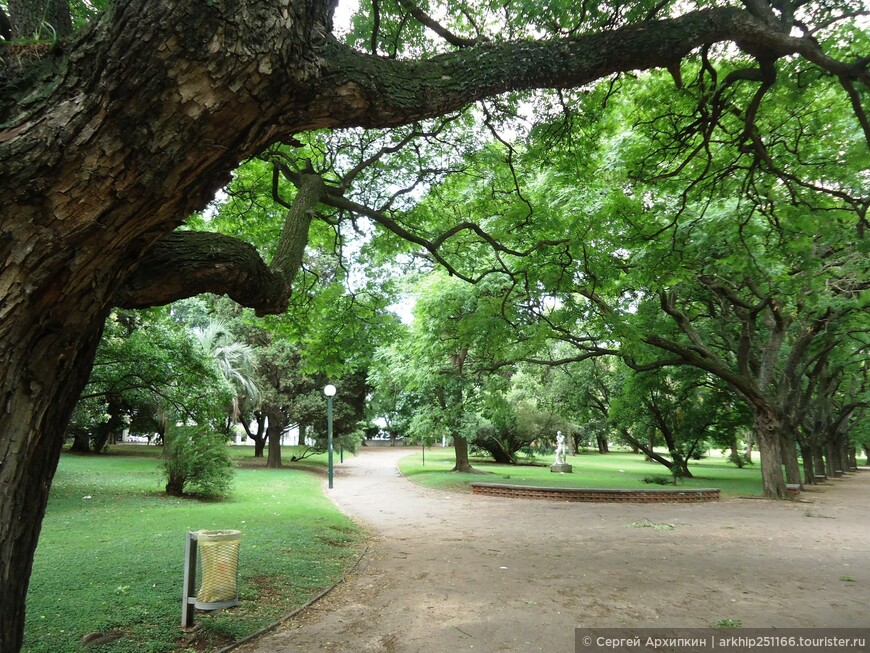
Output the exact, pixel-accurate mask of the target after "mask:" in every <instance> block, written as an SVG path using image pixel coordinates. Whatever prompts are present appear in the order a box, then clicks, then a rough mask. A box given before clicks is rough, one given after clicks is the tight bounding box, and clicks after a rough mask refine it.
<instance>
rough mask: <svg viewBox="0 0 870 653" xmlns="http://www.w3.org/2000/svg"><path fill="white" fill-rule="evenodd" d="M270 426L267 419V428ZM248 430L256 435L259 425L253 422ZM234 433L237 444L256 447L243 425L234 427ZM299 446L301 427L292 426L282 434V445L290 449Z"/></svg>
mask: <svg viewBox="0 0 870 653" xmlns="http://www.w3.org/2000/svg"><path fill="white" fill-rule="evenodd" d="M268 426H269V418H268V417H267V418H266V427H268ZM248 428H249V429H251V432H254V433H255V432H256V431H257V423H256V422H251V423H250V424H248ZM233 432H234V433H235V434H236V435H235V444H241V445H250V446H252V447H253V446H254V441H253V440H251V439H250V438H249V437H248V436H247V435H246V434H245V429H243V428H242V427H241V425H239V424H236V425H235V426H233ZM297 444H299V425H298V424H291V425H290V426H288V427H287V428H286V429H284V432H283V433H282V434H281V445H282V446H288V447H290V446H295V445H297ZM309 444H310V443H309Z"/></svg>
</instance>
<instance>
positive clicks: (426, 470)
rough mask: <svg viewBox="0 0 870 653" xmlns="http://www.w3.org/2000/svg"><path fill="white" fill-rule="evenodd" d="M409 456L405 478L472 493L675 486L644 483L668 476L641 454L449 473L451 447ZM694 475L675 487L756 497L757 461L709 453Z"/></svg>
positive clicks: (480, 466) (402, 466)
mask: <svg viewBox="0 0 870 653" xmlns="http://www.w3.org/2000/svg"><path fill="white" fill-rule="evenodd" d="M408 453H409V454H410V455H408V456H406V457H404V458H402V459H401V460H400V461H399V471H400V472H401V473H402V475H404V476H405V477H406V478H408V479H409V480H412V481H414V482H416V483H419V484H421V485H424V486H426V487H431V488H435V489H440V490H448V491H453V492H456V491H467V492H471V484H472V483H506V484H511V485H531V486H541V487H582V488H614V489H632V490H633V489H637V490H642V489H646V490H648V489H651V488H673V487H674V486H673V485H664V486H662V485H655V484H649V483H645V482H644V480H643V479H644V478H649V477H653V476H659V477H669V476H670V474H669V472H668V470H667V469H665V468H664V467H663V466H662V465H660V464H658V463H655V462H649V461H645V460H644V458H643V456H642V455H638V454H632V453H623V452H614V453H608V454H598V453H584V454H580V455H576V456H568V460H567V462H568V463H569V464H570V465H573V468H574V469H573V472H572V473H570V474H556V473H553V472H551V471H550V468H549V464H550V463H551V462H552V456H550V457H544V458H539V459H537V460H535V461H533V464H520V465H498V464H495V463H492V462H488V461H487V460H485V459H482V458H474V459H472V461H471V462H472V466H474V468H475V469H476V470H477V471H478V472H479V473H477V474H460V473H458V472H453V471H451V470H452V467H453V465H454V462H455V458H454V456H453V450H452V449H449V448H448V449H441V448H432V449H426V454H425V464H424V463H423V454H422V452H421V450H420V448H419V447H417V448H416V449H412V448H411V447H408ZM689 470H690V471H691V472H692V474H694V476H695V478H686V479H680V480H679V484H678V486H677V487H679V488H687V489H688V488H701V487H714V488H719V489H720V491H721V495H722V498H733V497H738V496H760V495H761V492H762V487H761V470H760V465H758V464H757V463H756V464H754V465H747V466H745V467H744V468H742V469H740V468H738V467H737V466H736V465H734V464H732V463H729V462H728V461H727V460H726V459H725V458H722V457H718V456H715V457H714V456H710V457H708V458H704V459H702V460H698V461H692V462H691V463H690V464H689Z"/></svg>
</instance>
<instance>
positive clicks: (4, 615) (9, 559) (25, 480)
mask: <svg viewBox="0 0 870 653" xmlns="http://www.w3.org/2000/svg"><path fill="white" fill-rule="evenodd" d="M77 299H78V300H79V301H81V298H80V297H73V298H70V304H71V306H67V307H66V309H67V310H66V311H65V312H61V311H59V310H57V309H58V307H56V308H55V310H54V311H52V312H51V313H50V314H49V312H48V311H36V312H29V311H28V312H26V313H25V314H24V315H21V314H19V315H18V318H17V319H15V320H9V319H3V318H0V324H2V325H3V327H4V328H3V329H2V335H0V343H2V344H0V360H3V361H4V365H3V374H2V377H0V397H2V398H3V404H2V406H3V410H2V412H0V434H2V437H0V460H2V461H3V464H2V465H0V533H2V537H0V596H2V597H3V600H2V601H0V650H2V651H17V650H18V649H19V648H20V645H21V640H22V637H23V632H24V605H25V598H26V596H27V586H28V581H29V579H30V571H31V569H32V565H33V553H34V551H35V550H36V544H37V541H38V538H39V531H40V527H41V525H42V518H43V516H44V514H45V506H46V503H47V501H48V491H49V487H50V486H51V480H52V478H53V477H54V473H55V470H56V469H57V463H58V459H59V457H60V451H61V445H62V444H63V435H64V430H65V429H66V426H67V422H68V421H69V416H70V414H71V413H72V409H73V407H74V406H75V403H76V401H77V400H78V396H79V394H80V393H81V390H82V388H83V387H84V386H85V383H87V380H88V376H89V373H90V369H91V364H92V363H93V358H94V354H95V352H96V347H97V343H98V342H99V338H100V333H101V331H102V324H103V319H102V318H103V316H102V315H99V314H98V315H97V316H88V315H87V311H82V310H80V309H78V308H77V306H76V304H77V301H76V300H77ZM13 312H15V311H13ZM0 313H2V310H0ZM65 316H68V321H65V319H64V317H65ZM10 322H11V323H10Z"/></svg>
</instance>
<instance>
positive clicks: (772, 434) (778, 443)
mask: <svg viewBox="0 0 870 653" xmlns="http://www.w3.org/2000/svg"><path fill="white" fill-rule="evenodd" d="M755 441H756V443H757V444H758V451H759V453H760V454H761V484H762V487H763V489H764V496H766V497H770V498H771V499H785V498H787V497H788V493H787V491H786V487H785V477H784V476H783V469H782V422H781V420H780V419H779V418H778V417H777V415H776V413H775V412H774V411H772V410H764V409H756V411H755Z"/></svg>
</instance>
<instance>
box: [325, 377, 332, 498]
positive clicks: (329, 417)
mask: <svg viewBox="0 0 870 653" xmlns="http://www.w3.org/2000/svg"><path fill="white" fill-rule="evenodd" d="M323 394H325V395H326V451H327V454H326V456H327V458H326V460H327V466H328V468H329V472H328V474H329V489H330V490H331V489H332V398H333V397H334V396H335V386H334V385H332V384H331V383H330V384H329V385H327V386H325V387H324V388H323Z"/></svg>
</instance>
